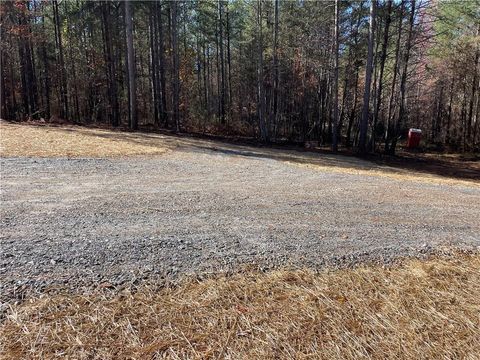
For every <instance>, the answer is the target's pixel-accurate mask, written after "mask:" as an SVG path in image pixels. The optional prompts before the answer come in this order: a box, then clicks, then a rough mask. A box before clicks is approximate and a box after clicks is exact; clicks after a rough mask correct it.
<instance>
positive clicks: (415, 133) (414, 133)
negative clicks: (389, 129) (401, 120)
mask: <svg viewBox="0 0 480 360" xmlns="http://www.w3.org/2000/svg"><path fill="white" fill-rule="evenodd" d="M420 140H422V130H420V129H410V130H408V139H407V149H415V148H417V147H418V146H419V145H420Z"/></svg>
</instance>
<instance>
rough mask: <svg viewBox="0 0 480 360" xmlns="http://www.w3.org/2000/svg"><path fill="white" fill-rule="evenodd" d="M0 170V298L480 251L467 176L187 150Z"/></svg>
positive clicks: (6, 163)
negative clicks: (404, 173)
mask: <svg viewBox="0 0 480 360" xmlns="http://www.w3.org/2000/svg"><path fill="white" fill-rule="evenodd" d="M217 150H218V149H217ZM318 156H322V155H318ZM337 161H340V162H342V161H344V162H345V163H347V162H348V161H352V160H351V158H341V157H339V158H338V159H337ZM1 173H2V186H1V201H2V203H1V223H0V230H1V239H0V240H1V257H0V277H1V288H0V290H1V295H2V298H3V299H4V300H9V299H10V300H11V299H14V298H19V297H22V295H23V294H24V293H25V292H27V291H32V290H33V291H45V290H48V289H58V288H60V289H67V290H68V289H71V290H74V291H79V290H82V289H83V290H85V289H89V288H91V287H96V286H101V287H116V288H122V287H124V286H128V285H131V284H132V283H133V284H141V283H145V282H158V281H165V280H169V279H175V278H177V277H178V276H179V275H181V274H186V273H197V274H205V273H210V272H217V271H231V270H238V269H240V268H242V267H243V266H246V265H252V266H255V267H256V268H257V267H258V268H261V269H267V268H272V267H279V266H284V265H288V266H294V267H303V266H309V267H313V268H317V267H321V266H322V265H324V264H333V265H337V264H339V265H350V264H354V263H356V262H359V261H370V260H373V261H385V262H389V261H391V260H392V259H394V258H396V257H399V256H405V255H415V254H419V253H424V252H429V251H432V250H435V249H438V248H444V247H450V246H457V247H462V248H478V247H479V246H480V187H479V186H478V185H476V184H473V183H472V184H471V185H469V184H442V183H431V182H425V181H416V180H411V179H409V180H402V179H401V178H399V179H396V178H389V177H382V176H376V175H366V174H361V175H359V174H354V173H348V172H335V171H328V170H321V169H313V168H307V167H301V166H296V165H294V164H292V163H290V162H285V161H281V160H277V159H272V158H271V157H270V156H267V155H265V156H262V154H261V153H260V154H258V153H256V154H255V156H252V153H250V152H248V151H244V150H233V151H215V149H208V148H201V147H197V148H195V147H192V146H190V147H189V146H186V147H183V148H179V149H177V150H175V151H171V152H169V153H167V154H165V155H159V156H146V157H125V158H114V159H66V158H2V159H1Z"/></svg>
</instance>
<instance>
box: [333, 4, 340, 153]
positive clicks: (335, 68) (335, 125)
mask: <svg viewBox="0 0 480 360" xmlns="http://www.w3.org/2000/svg"><path fill="white" fill-rule="evenodd" d="M338 6H339V0H335V31H334V32H335V34H334V41H335V44H334V50H333V51H334V64H333V71H334V75H333V76H334V79H333V126H332V151H333V152H337V151H338V51H339V50H338V48H339V39H338V22H339V14H338V11H339V9H338Z"/></svg>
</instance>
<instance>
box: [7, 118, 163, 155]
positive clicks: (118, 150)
mask: <svg viewBox="0 0 480 360" xmlns="http://www.w3.org/2000/svg"><path fill="white" fill-rule="evenodd" d="M162 138H163V137H162V136H160V135H157V136H155V135H152V136H150V137H148V138H147V139H145V136H143V137H142V135H141V134H136V133H128V134H127V133H122V132H119V131H112V130H104V129H95V128H85V127H79V126H67V125H63V126H49V125H38V124H37V125H28V124H13V123H8V122H5V121H2V122H1V123H0V155H1V156H5V157H8V156H36V157H96V158H97V157H98V158H101V157H113V156H129V155H156V154H163V153H165V152H166V151H167V148H166V147H165V144H164V142H162Z"/></svg>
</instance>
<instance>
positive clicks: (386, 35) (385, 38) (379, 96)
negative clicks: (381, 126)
mask: <svg viewBox="0 0 480 360" xmlns="http://www.w3.org/2000/svg"><path fill="white" fill-rule="evenodd" d="M392 3H393V0H388V4H387V15H386V16H387V18H386V19H385V29H384V33H383V44H382V54H381V55H380V75H379V80H378V90H377V102H376V106H375V112H374V115H373V123H374V127H375V126H376V124H377V123H378V116H379V113H380V108H381V104H382V90H383V72H384V69H385V61H386V60H387V50H388V39H389V30H390V23H391V22H392V16H391V14H392ZM374 131H375V128H374ZM373 149H374V151H375V144H374V146H373Z"/></svg>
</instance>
